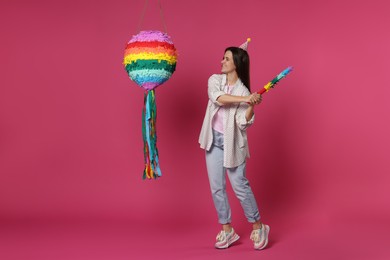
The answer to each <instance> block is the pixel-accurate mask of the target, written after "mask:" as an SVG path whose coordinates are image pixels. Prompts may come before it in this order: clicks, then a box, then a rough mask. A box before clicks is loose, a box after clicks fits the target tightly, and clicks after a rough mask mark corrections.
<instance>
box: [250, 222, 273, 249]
mask: <svg viewBox="0 0 390 260" xmlns="http://www.w3.org/2000/svg"><path fill="white" fill-rule="evenodd" d="M269 230H270V228H269V226H268V225H265V224H263V225H262V227H261V228H260V229H256V230H253V231H252V233H251V237H250V238H251V239H252V241H253V247H254V248H255V249H256V250H261V249H263V248H265V247H266V246H267V244H268V234H269Z"/></svg>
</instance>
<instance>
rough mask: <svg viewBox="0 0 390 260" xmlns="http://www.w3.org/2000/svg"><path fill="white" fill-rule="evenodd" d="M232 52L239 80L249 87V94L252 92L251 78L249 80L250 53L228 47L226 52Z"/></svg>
mask: <svg viewBox="0 0 390 260" xmlns="http://www.w3.org/2000/svg"><path fill="white" fill-rule="evenodd" d="M227 51H231V52H232V54H233V62H234V65H235V66H236V72H237V75H238V78H239V79H240V80H241V81H242V83H243V84H244V85H245V86H246V87H247V89H248V90H249V92H250V91H251V87H250V78H249V55H248V52H247V51H245V50H243V49H241V48H238V47H228V48H226V49H225V52H227Z"/></svg>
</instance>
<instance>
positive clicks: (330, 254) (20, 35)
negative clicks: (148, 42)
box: [0, 0, 390, 259]
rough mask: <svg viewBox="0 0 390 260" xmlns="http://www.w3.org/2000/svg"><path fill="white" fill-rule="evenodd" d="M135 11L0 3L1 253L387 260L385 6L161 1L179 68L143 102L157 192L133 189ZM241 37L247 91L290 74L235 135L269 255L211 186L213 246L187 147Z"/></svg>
mask: <svg viewBox="0 0 390 260" xmlns="http://www.w3.org/2000/svg"><path fill="white" fill-rule="evenodd" d="M143 4H144V2H143V1H141V0H139V1H135V0H134V1H121V0H112V1H100V0H97V1H76V0H67V1H45V0H36V1H33V2H31V1H22V0H18V1H2V2H1V4H0V7H1V8H0V24H1V48H0V57H1V59H2V61H1V63H0V69H1V77H0V257H1V259H129V257H134V256H138V259H142V257H143V259H151V258H156V257H158V256H161V254H163V255H164V256H167V257H170V258H172V259H206V258H207V257H210V258H212V259H227V258H229V257H231V258H237V257H244V258H245V259H250V258H251V257H253V258H254V257H259V256H257V254H262V257H263V259H305V258H307V259H351V258H354V259H389V257H390V252H389V250H388V249H386V248H385V244H386V242H385V238H388V232H389V231H390V224H389V221H388V220H389V217H390V204H389V198H390V196H389V195H390V194H389V188H388V187H389V181H390V177H389V176H390V175H389V172H390V160H389V154H390V137H389V132H390V124H389V112H390V104H389V101H388V97H389V95H390V90H389V85H390V80H389V77H388V69H389V68H390V51H389V50H390V48H389V46H390V37H389V34H388V28H389V26H390V20H389V18H388V10H389V8H390V6H389V4H388V3H387V1H385V0H383V1H380V0H378V1H352V0H351V1H348V0H344V1H339V0H337V1H336V0H331V1H308V0H296V1H288V0H273V1H255V0H253V1H249V0H248V1H230V0H224V1H222V0H214V1H206V0H204V1H178V0H176V1H174V0H164V1H162V6H163V10H164V14H165V21H166V25H167V29H168V34H169V35H170V36H171V37H172V40H173V41H174V43H175V46H176V48H177V49H178V52H179V60H178V64H177V70H176V72H175V73H174V75H173V77H172V78H171V79H170V80H169V81H168V82H167V83H165V84H164V85H162V86H160V87H159V88H158V89H157V90H156V97H157V109H158V120H157V124H158V125H157V127H158V130H157V133H158V143H157V144H158V149H159V153H160V160H161V167H162V172H163V177H162V178H160V179H159V180H157V181H154V180H152V181H143V180H142V179H141V176H142V171H143V151H142V149H143V144H142V136H141V110H142V106H143V90H142V89H141V88H139V87H138V86H136V85H135V83H134V82H132V81H130V79H129V78H128V76H127V75H126V72H125V70H124V68H123V65H122V58H123V52H124V47H125V43H126V42H127V41H128V40H129V39H130V37H131V36H132V35H133V34H136V33H137V32H138V30H139V27H138V24H139V21H140V13H141V12H142V10H143ZM158 14H159V10H158V2H157V1H156V0H154V1H150V3H149V7H148V9H147V12H146V13H145V18H144V22H143V24H142V26H141V29H158V30H163V29H164V28H163V26H162V22H161V20H160V19H159V16H158ZM247 37H251V38H252V42H251V43H250V46H249V53H250V56H251V82H252V90H256V89H259V88H261V87H262V86H263V85H264V84H265V83H266V82H267V81H269V80H270V79H271V78H272V77H274V76H275V75H276V74H277V73H279V72H280V71H281V70H282V69H284V68H286V67H287V66H290V65H291V66H294V69H295V70H294V71H293V72H292V74H291V75H290V76H289V77H287V78H286V79H285V80H283V81H282V82H281V84H280V85H279V86H277V88H275V89H274V90H272V91H271V92H269V93H267V94H265V95H264V99H263V103H262V104H261V105H260V106H259V107H257V110H256V122H255V125H254V126H253V127H252V128H250V129H249V131H248V135H249V142H250V149H251V155H252V157H251V159H249V160H248V167H247V168H248V177H249V179H250V182H251V186H252V188H253V190H254V193H255V195H256V197H257V200H258V203H259V206H260V209H261V214H262V217H263V220H264V222H265V223H268V224H269V225H270V226H271V240H270V247H269V249H267V250H265V251H264V252H253V250H251V242H250V241H249V234H250V228H251V227H250V225H248V224H247V223H246V220H245V218H244V216H243V212H242V210H241V208H240V205H239V203H238V201H237V199H236V198H234V196H233V195H232V192H231V189H230V188H229V191H230V195H231V200H230V201H231V204H232V208H233V219H234V223H233V224H234V226H235V227H236V230H237V231H238V232H239V233H240V235H242V242H241V244H238V245H237V246H234V247H232V248H231V249H229V250H225V251H218V250H215V249H213V243H214V236H215V234H216V233H217V232H218V230H219V226H218V224H217V219H216V213H215V210H214V207H213V204H212V200H211V195H210V192H209V186H208V180H207V175H206V169H205V162H204V151H203V150H201V149H200V148H199V145H198V143H197V140H198V135H199V131H200V127H201V124H202V120H203V116H204V112H205V108H206V104H207V93H206V91H207V79H208V77H209V76H210V75H211V74H213V73H219V71H220V60H221V57H222V55H223V50H224V48H225V47H227V46H231V45H236V46H237V45H240V44H241V43H243V42H244V41H245V39H246V38H247ZM150 249H153V250H150ZM141 256H142V257H141Z"/></svg>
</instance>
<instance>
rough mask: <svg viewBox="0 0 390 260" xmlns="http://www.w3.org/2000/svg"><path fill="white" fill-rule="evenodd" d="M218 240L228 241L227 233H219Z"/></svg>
mask: <svg viewBox="0 0 390 260" xmlns="http://www.w3.org/2000/svg"><path fill="white" fill-rule="evenodd" d="M216 239H217V240H218V241H223V240H225V239H226V233H225V231H223V230H222V231H221V232H219V234H218V235H217V237H216Z"/></svg>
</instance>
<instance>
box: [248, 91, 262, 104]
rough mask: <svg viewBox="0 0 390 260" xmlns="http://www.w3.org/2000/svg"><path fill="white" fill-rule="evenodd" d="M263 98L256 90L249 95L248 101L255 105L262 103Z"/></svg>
mask: <svg viewBox="0 0 390 260" xmlns="http://www.w3.org/2000/svg"><path fill="white" fill-rule="evenodd" d="M261 100H262V97H261V95H260V94H259V93H256V92H255V93H252V94H250V95H249V96H247V100H246V102H247V103H249V104H250V105H252V106H253V105H258V104H260V102H261Z"/></svg>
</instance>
